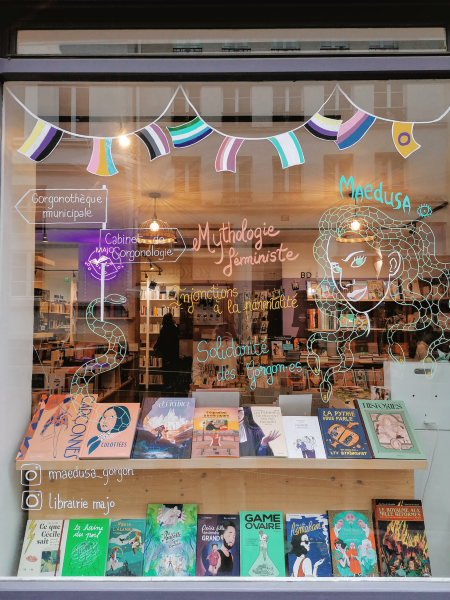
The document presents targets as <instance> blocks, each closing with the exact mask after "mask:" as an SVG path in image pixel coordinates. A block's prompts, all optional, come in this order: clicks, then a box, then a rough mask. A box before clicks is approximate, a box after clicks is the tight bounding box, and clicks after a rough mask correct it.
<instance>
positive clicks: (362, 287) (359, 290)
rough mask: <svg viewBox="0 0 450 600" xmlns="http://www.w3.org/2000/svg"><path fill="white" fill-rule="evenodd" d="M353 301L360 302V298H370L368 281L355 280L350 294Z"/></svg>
mask: <svg viewBox="0 0 450 600" xmlns="http://www.w3.org/2000/svg"><path fill="white" fill-rule="evenodd" d="M349 298H351V301H352V302H358V301H359V300H368V299H369V296H368V291H367V281H362V280H361V281H355V280H353V284H352V291H351V293H350V294H349Z"/></svg>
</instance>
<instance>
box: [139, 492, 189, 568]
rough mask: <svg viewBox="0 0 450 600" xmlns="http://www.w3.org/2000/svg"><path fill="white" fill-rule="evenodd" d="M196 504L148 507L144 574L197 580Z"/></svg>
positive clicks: (149, 505)
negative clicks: (195, 577) (194, 578)
mask: <svg viewBox="0 0 450 600" xmlns="http://www.w3.org/2000/svg"><path fill="white" fill-rule="evenodd" d="M196 543H197V505H196V504H148V505H147V528H146V532H145V551H144V575H145V576H148V577H155V576H161V577H190V576H192V577H194V576H195V554H196Z"/></svg>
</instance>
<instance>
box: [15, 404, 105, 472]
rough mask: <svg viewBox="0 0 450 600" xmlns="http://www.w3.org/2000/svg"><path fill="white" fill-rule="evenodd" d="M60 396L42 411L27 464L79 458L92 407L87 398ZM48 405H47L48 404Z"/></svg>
mask: <svg viewBox="0 0 450 600" xmlns="http://www.w3.org/2000/svg"><path fill="white" fill-rule="evenodd" d="M74 398H75V399H76V401H75V402H72V399H71V397H70V396H61V400H60V401H59V402H58V403H57V404H56V406H55V407H54V408H52V409H51V410H44V411H43V412H42V414H41V417H40V419H39V421H38V422H37V425H36V429H35V432H34V435H33V437H32V438H31V439H30V441H29V447H28V451H27V453H26V459H27V460H35V461H37V462H39V461H46V460H66V459H74V458H78V455H79V452H80V450H81V447H82V444H83V440H84V436H85V434H86V430H87V426H88V423H89V419H90V418H91V416H92V414H95V413H94V412H93V407H94V406H98V405H97V404H95V403H94V402H91V400H92V398H90V397H89V396H74ZM47 404H48V403H47Z"/></svg>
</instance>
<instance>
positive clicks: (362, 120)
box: [336, 110, 376, 150]
mask: <svg viewBox="0 0 450 600" xmlns="http://www.w3.org/2000/svg"><path fill="white" fill-rule="evenodd" d="M375 121H376V118H375V117H373V116H372V115H369V114H367V113H366V112H364V111H363V110H358V112H357V113H356V115H353V117H352V118H351V119H349V120H348V121H346V122H345V123H343V124H342V125H341V126H340V128H339V133H338V137H337V140H336V144H337V147H338V148H339V150H345V149H346V148H350V146H354V145H355V144H356V143H357V142H359V140H360V139H361V138H362V137H364V136H365V134H366V133H367V132H368V131H369V129H370V128H371V127H372V125H373V124H374V123H375Z"/></svg>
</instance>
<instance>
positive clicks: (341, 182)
mask: <svg viewBox="0 0 450 600" xmlns="http://www.w3.org/2000/svg"><path fill="white" fill-rule="evenodd" d="M342 184H344V185H345V187H346V188H347V189H348V187H349V186H350V185H351V188H352V198H354V196H355V182H354V181H353V177H350V178H349V180H348V181H347V180H346V179H345V177H344V175H342V177H341V181H340V182H339V191H340V193H341V198H343V197H344V196H343V195H342Z"/></svg>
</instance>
